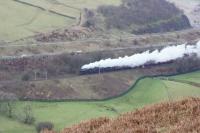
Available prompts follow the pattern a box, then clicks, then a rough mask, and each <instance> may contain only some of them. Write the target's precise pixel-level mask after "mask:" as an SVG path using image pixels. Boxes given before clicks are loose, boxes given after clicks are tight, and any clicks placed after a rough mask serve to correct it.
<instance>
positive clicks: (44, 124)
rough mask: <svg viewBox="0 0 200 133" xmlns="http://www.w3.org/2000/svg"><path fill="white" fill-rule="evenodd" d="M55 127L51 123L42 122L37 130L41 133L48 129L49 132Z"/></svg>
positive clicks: (37, 126)
mask: <svg viewBox="0 0 200 133" xmlns="http://www.w3.org/2000/svg"><path fill="white" fill-rule="evenodd" d="M53 128H54V125H53V123H51V122H40V123H38V124H37V125H36V130H37V132H38V133H40V132H41V131H43V130H45V129H47V130H49V131H51V130H53Z"/></svg>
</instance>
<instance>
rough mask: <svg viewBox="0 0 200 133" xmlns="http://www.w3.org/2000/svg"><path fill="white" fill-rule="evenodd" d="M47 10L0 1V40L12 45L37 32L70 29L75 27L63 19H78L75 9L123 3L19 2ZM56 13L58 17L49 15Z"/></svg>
mask: <svg viewBox="0 0 200 133" xmlns="http://www.w3.org/2000/svg"><path fill="white" fill-rule="evenodd" d="M20 1H22V2H23V1H24V2H26V3H30V4H33V5H35V6H39V7H42V8H44V9H45V10H41V9H39V8H36V7H34V6H30V5H26V4H23V3H20V2H17V1H14V0H1V1H0V18H1V19H0V40H4V41H13V40H17V39H20V38H24V37H28V36H31V35H34V33H36V32H47V31H50V30H53V29H57V28H62V27H69V26H71V25H72V24H75V23H76V20H75V19H71V18H68V17H65V16H62V15H59V13H60V14H63V15H68V16H72V17H75V18H77V17H79V16H80V11H79V10H77V9H74V8H78V9H79V8H80V9H82V8H96V7H97V6H98V5H101V4H114V5H116V4H117V3H120V0H97V1H96V0H95V1H94V0H68V1H65V0H59V1H57V3H58V4H56V3H55V1H52V0H20ZM50 10H51V11H54V12H57V13H58V14H55V13H52V12H50Z"/></svg>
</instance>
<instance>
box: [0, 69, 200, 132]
mask: <svg viewBox="0 0 200 133" xmlns="http://www.w3.org/2000/svg"><path fill="white" fill-rule="evenodd" d="M169 78H170V79H171V78H172V79H174V78H177V79H189V80H191V81H193V82H194V83H198V82H199V81H200V71H199V72H195V73H190V74H185V75H179V76H174V77H169ZM188 96H190V97H191V96H194V97H195V96H196V97H200V89H199V87H197V86H193V85H189V84H186V83H180V82H175V81H168V80H164V79H163V78H145V79H143V80H141V81H140V82H139V83H138V84H137V85H136V87H135V88H134V89H133V90H132V91H131V92H129V93H128V94H127V95H125V96H123V97H120V98H117V99H113V100H109V101H105V102H59V103H57V102H54V103H48V102H45V103H43V102H19V103H18V104H17V106H18V108H20V107H22V106H24V104H27V103H29V104H31V105H32V107H33V110H34V114H35V116H36V120H37V122H40V121H51V122H53V123H54V124H55V127H56V129H57V130H58V129H62V128H63V127H65V126H69V125H72V124H75V123H78V122H80V121H82V120H88V119H90V118H96V117H99V116H110V117H114V116H118V115H119V114H120V113H123V112H127V111H131V110H134V109H137V108H141V107H143V106H145V105H148V104H153V103H158V102H161V101H168V100H169V101H173V100H177V99H182V98H184V97H188ZM0 120H1V121H0V123H7V122H8V123H11V124H9V125H8V124H6V125H4V124H3V125H2V124H0V129H4V131H5V132H7V131H9V130H11V129H10V128H9V127H12V126H14V125H16V122H12V121H10V120H8V119H5V118H4V119H2V117H0ZM17 125H18V127H16V130H17V131H18V132H19V133H20V130H21V132H25V130H26V133H33V129H34V127H32V128H28V127H25V126H24V125H21V124H17ZM27 129H29V131H27Z"/></svg>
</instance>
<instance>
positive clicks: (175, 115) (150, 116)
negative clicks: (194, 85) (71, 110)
mask: <svg viewBox="0 0 200 133" xmlns="http://www.w3.org/2000/svg"><path fill="white" fill-rule="evenodd" d="M199 113H200V99H199V98H190V99H186V100H182V101H178V102H173V103H161V104H157V105H153V106H150V107H145V108H143V109H140V110H136V111H135V112H130V113H127V114H123V115H121V116H119V117H118V118H116V119H108V118H99V119H94V120H90V121H87V122H82V123H81V124H78V125H75V126H72V127H70V128H66V129H64V130H63V131H62V132H61V133H80V132H81V133H125V132H126V133H133V132H134V133H136V132H137V133H147V132H148V133H157V132H163V133H165V132H166V133H168V132H170V133H177V132H180V133H188V132H200V115H199Z"/></svg>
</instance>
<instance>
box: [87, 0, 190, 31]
mask: <svg viewBox="0 0 200 133" xmlns="http://www.w3.org/2000/svg"><path fill="white" fill-rule="evenodd" d="M98 13H99V14H101V15H102V16H103V17H104V18H105V23H106V28H108V29H119V30H125V31H128V32H131V33H133V34H144V33H157V32H166V31H174V30H181V29H185V28H189V27H190V23H189V20H188V18H187V17H186V16H185V15H184V14H183V13H182V12H181V11H180V10H179V9H178V8H176V7H175V6H174V5H173V4H172V3H169V2H167V1H165V0H123V2H122V4H121V5H120V6H118V7H117V6H100V7H99V8H98ZM90 17H91V15H90ZM96 21H98V20H96ZM96 23H99V21H98V22H96ZM89 24H90V25H92V24H94V25H95V19H94V20H91V18H89V21H87V25H89Z"/></svg>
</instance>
